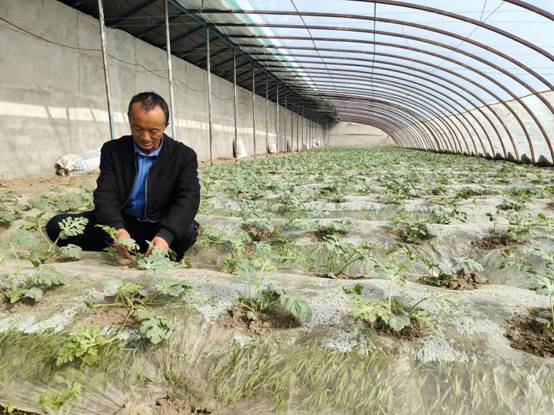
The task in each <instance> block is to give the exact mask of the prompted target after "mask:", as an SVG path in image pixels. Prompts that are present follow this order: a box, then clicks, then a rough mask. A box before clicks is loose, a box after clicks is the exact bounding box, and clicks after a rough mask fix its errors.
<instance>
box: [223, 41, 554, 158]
mask: <svg viewBox="0 0 554 415" xmlns="http://www.w3.org/2000/svg"><path fill="white" fill-rule="evenodd" d="M381 34H384V33H381ZM396 35H398V36H399V37H404V35H402V34H400V33H398V34H396ZM232 37H233V38H243V39H258V38H261V39H279V40H285V39H288V40H312V39H313V40H316V41H325V42H344V43H361V44H373V43H375V44H376V45H381V46H391V47H395V48H401V49H410V50H416V51H419V52H421V53H424V54H427V55H437V57H439V58H441V59H445V60H450V61H452V59H449V58H448V56H445V55H440V54H435V53H434V52H431V51H428V50H424V49H420V50H417V48H412V47H408V46H404V45H396V44H390V43H386V42H372V41H367V40H363V39H337V38H323V37H311V38H310V37H305V36H266V35H236V36H235V35H233V36H232ZM410 38H411V37H410ZM420 40H421V41H423V42H426V43H433V44H434V43H437V42H434V41H430V40H427V39H424V38H420ZM442 46H443V47H445V48H446V49H450V50H453V51H455V52H459V53H461V54H464V55H465V54H467V55H471V54H469V53H466V52H464V51H462V50H458V49H456V48H454V47H452V46H449V45H442ZM281 49H283V47H281ZM318 50H320V49H319V48H318ZM475 59H477V60H479V61H484V60H483V59H481V58H479V57H475ZM459 64H460V65H461V66H463V67H466V68H467V69H470V68H471V69H472V70H475V68H473V67H471V66H469V65H466V64H464V63H461V62H460V63H459ZM491 65H494V64H491ZM494 66H495V65H494ZM475 71H476V72H480V71H477V70H475ZM502 71H503V72H506V71H505V70H502ZM508 73H509V72H508ZM508 73H507V74H508ZM480 75H481V76H483V77H484V78H486V79H487V80H489V81H491V82H493V83H495V84H497V85H498V86H499V87H500V88H502V89H503V90H504V91H505V92H507V93H508V94H509V95H510V96H511V97H512V98H513V99H514V100H516V101H517V102H518V103H519V104H520V105H521V106H522V107H523V108H524V109H525V110H526V111H527V113H528V114H529V115H530V116H531V118H532V119H533V120H534V121H535V123H536V125H537V127H538V128H539V130H540V131H541V133H542V135H543V137H544V139H545V141H546V143H547V145H548V147H549V149H550V150H551V157H552V159H553V160H554V148H553V147H552V144H551V142H550V139H549V137H548V134H547V133H546V130H545V129H544V127H543V126H542V123H541V122H540V121H539V120H538V119H537V117H536V115H535V114H534V112H533V111H531V109H530V108H529V107H528V106H527V104H525V103H524V102H523V101H522V100H521V99H520V98H519V97H518V96H517V95H515V94H514V93H513V92H512V91H511V90H509V89H508V88H507V87H506V86H505V85H503V84H501V83H500V82H498V81H496V80H495V79H494V78H492V77H490V76H488V75H487V74H485V73H483V72H481V73H480ZM509 76H510V77H512V78H514V79H516V80H517V79H518V78H515V77H514V76H513V75H512V74H510V75H509ZM520 83H521V82H520ZM539 96H540V94H538V95H537V97H539ZM510 112H512V113H513V114H515V111H513V109H512V111H510ZM517 120H518V124H519V125H520V127H521V129H522V130H523V132H524V134H525V136H526V139H527V143H528V144H529V149H530V151H531V159H532V161H533V162H535V161H536V160H535V151H534V146H533V143H532V140H531V136H530V134H529V132H528V131H527V128H526V127H525V125H524V124H523V122H521V120H520V119H519V117H517Z"/></svg>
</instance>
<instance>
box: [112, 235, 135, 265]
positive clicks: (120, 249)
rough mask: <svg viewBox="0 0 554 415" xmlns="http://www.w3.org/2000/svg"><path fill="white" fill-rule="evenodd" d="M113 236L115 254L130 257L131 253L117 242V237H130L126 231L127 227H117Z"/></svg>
mask: <svg viewBox="0 0 554 415" xmlns="http://www.w3.org/2000/svg"><path fill="white" fill-rule="evenodd" d="M114 236H115V241H114V242H115V243H114V247H115V249H116V251H117V254H118V255H119V256H120V257H121V258H125V259H131V253H130V252H129V251H128V250H127V249H126V248H125V247H123V246H121V245H119V244H118V243H117V240H118V239H125V238H131V234H129V232H127V229H118V230H117V231H115V234H114Z"/></svg>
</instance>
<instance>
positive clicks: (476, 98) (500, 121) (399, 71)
mask: <svg viewBox="0 0 554 415" xmlns="http://www.w3.org/2000/svg"><path fill="white" fill-rule="evenodd" d="M252 55H264V56H266V54H265V53H261V52H258V53H252ZM287 55H288V56H293V57H314V56H313V55H306V54H287ZM375 55H387V56H389V55H390V56H391V57H393V58H398V59H402V60H408V61H415V62H418V63H421V64H423V65H428V66H431V67H437V68H438V66H437V65H434V64H431V63H428V62H425V61H420V60H418V59H413V58H407V57H402V56H401V55H393V54H385V53H375ZM274 56H282V55H281V54H274ZM323 58H329V59H337V60H350V61H361V62H372V63H379V64H383V65H390V66H393V67H395V68H398V67H400V68H406V69H409V70H412V71H415V72H418V73H425V74H427V75H429V76H432V77H434V78H437V79H440V80H442V81H444V82H445V83H447V84H448V86H446V85H443V84H442V83H441V82H437V81H431V80H429V79H428V78H425V77H423V76H421V75H416V74H414V73H409V72H405V71H401V70H398V69H395V70H394V72H395V73H403V74H406V75H408V76H410V77H416V78H420V79H422V80H424V81H426V82H430V83H431V82H432V83H433V84H435V85H438V86H441V87H442V88H444V89H446V90H449V91H450V92H452V93H453V94H455V95H456V96H458V97H460V98H461V99H463V100H464V101H467V102H468V103H469V104H470V105H471V108H465V107H463V106H462V108H463V109H464V111H465V112H467V113H468V114H472V113H471V112H470V111H471V110H473V109H475V110H477V111H478V112H479V113H481V115H482V116H483V117H484V118H485V119H486V120H487V121H488V123H489V124H490V125H491V126H492V128H493V129H494V130H495V132H496V134H497V136H499V135H500V134H499V133H498V131H497V130H496V125H495V124H494V123H493V122H492V121H491V120H490V119H489V117H488V116H487V115H486V114H485V113H484V111H483V110H482V108H481V107H479V106H476V105H475V104H474V103H472V102H471V101H470V100H469V99H468V98H467V97H465V96H464V95H462V94H460V93H459V92H457V91H455V90H454V89H452V88H451V87H450V86H452V87H456V88H458V89H460V90H462V91H463V92H465V93H467V94H468V95H470V96H471V97H472V98H474V99H475V100H477V101H479V103H480V104H481V105H482V107H488V105H487V104H486V103H485V101H483V100H482V99H481V98H480V97H479V96H478V95H476V94H474V93H473V92H471V91H470V90H468V89H467V88H465V87H462V86H461V85H459V84H457V83H454V82H451V81H450V80H448V79H447V78H444V77H442V76H440V75H437V74H434V73H432V72H429V71H425V70H423V69H421V68H411V67H409V66H407V65H402V64H399V63H396V62H389V61H381V60H372V59H366V58H355V57H344V56H334V57H331V56H323ZM262 62H263V61H262ZM296 62H298V63H302V61H296ZM312 63H317V62H315V61H314V62H312ZM328 63H329V64H333V63H336V64H339V65H343V64H340V63H338V62H328ZM317 64H319V63H317ZM343 66H344V65H343ZM373 68H375V69H381V70H387V71H393V70H392V69H389V68H383V67H379V66H375V65H373ZM444 70H445V71H446V72H449V73H451V74H453V75H454V76H457V77H460V78H461V79H464V80H465V81H467V82H469V83H472V84H475V85H476V86H477V87H479V88H480V89H483V87H482V86H481V85H480V84H478V83H476V82H475V81H473V80H472V79H470V78H467V77H465V76H463V75H460V74H457V73H456V72H454V71H450V70H448V69H444ZM356 77H357V78H360V79H363V78H364V77H361V76H356ZM366 79H371V78H367V77H366ZM403 79H406V78H403ZM483 90H484V91H485V92H486V91H487V89H483ZM456 102H457V101H456ZM457 103H458V104H459V102H457ZM504 105H505V103H504ZM460 106H461V104H460ZM489 110H490V111H491V113H492V114H493V115H494V117H495V118H496V119H497V120H498V122H499V123H500V125H501V126H502V128H503V130H504V131H505V133H506V134H507V136H508V138H509V139H510V142H511V144H512V148H513V150H514V153H515V154H516V157H517V158H519V156H518V154H519V153H518V150H517V146H516V144H515V141H514V138H513V136H512V134H511V131H510V130H509V129H508V127H507V126H506V124H505V123H504V120H503V118H502V117H500V116H499V115H498V113H497V112H496V111H495V110H494V108H489ZM499 143H500V145H501V147H502V151H503V153H504V156H505V157H506V156H507V155H506V149H505V146H504V141H503V140H499Z"/></svg>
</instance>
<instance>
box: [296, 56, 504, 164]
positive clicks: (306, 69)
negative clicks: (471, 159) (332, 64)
mask: <svg viewBox="0 0 554 415" xmlns="http://www.w3.org/2000/svg"><path fill="white" fill-rule="evenodd" d="M375 68H376V69H380V68H381V67H378V66H375ZM301 69H302V70H303V72H304V73H305V74H307V75H308V76H309V77H310V78H311V79H315V78H320V79H322V78H326V77H325V72H324V71H321V72H320V71H312V70H311V69H310V68H309V67H301ZM384 69H385V68H384ZM333 72H334V71H333ZM336 72H341V70H340V69H337V70H336ZM344 72H346V74H347V75H349V76H346V75H345V76H336V79H345V80H350V81H364V82H366V81H371V80H372V79H377V78H375V76H374V77H373V78H370V77H367V76H354V75H351V74H350V72H349V71H347V70H345V71H344ZM360 72H361V71H360ZM312 74H320V75H321V76H313V75H312ZM379 74H380V73H379ZM380 75H382V74H380ZM385 77H386V78H391V79H397V80H401V81H406V82H408V84H405V83H403V82H402V83H401V84H402V85H404V86H406V87H407V88H412V89H416V90H418V91H422V90H421V89H420V88H418V87H415V86H414V85H412V84H411V83H410V80H408V79H406V78H403V77H397V76H392V75H385ZM379 79H382V78H379ZM422 79H424V78H422ZM424 80H426V79H424ZM426 81H427V82H430V81H428V80H426ZM350 83H352V82H350ZM397 83H398V82H397ZM438 85H439V86H441V87H444V88H445V89H447V90H450V91H451V92H453V93H454V94H456V95H458V96H460V97H462V98H464V97H463V96H461V94H458V93H456V91H452V90H451V89H449V88H448V87H445V86H444V85H440V84H438ZM426 88H428V89H429V90H431V91H434V92H436V94H437V95H435V94H434V93H430V92H429V91H426V90H423V91H422V92H423V93H424V94H427V95H431V96H433V97H436V98H437V99H440V103H439V105H446V106H448V107H449V108H450V109H451V110H452V112H450V111H447V112H450V113H449V114H445V115H444V117H445V118H446V117H449V116H450V117H453V118H455V119H456V120H458V122H460V124H461V125H462V126H464V129H465V130H466V132H467V133H468V134H469V135H470V137H471V133H470V132H469V131H467V127H466V126H465V123H464V122H463V121H461V120H459V119H458V117H459V116H462V117H463V118H464V120H465V121H466V122H467V123H468V125H469V126H470V127H471V129H472V130H473V131H474V133H475V134H476V136H477V137H479V133H478V132H477V131H476V130H475V126H474V125H473V124H472V123H471V122H470V121H469V120H467V115H470V116H472V117H473V119H474V120H475V122H476V123H477V124H479V126H480V127H481V129H482V130H483V132H484V133H485V134H486V135H488V133H487V131H486V130H485V129H484V127H483V125H482V124H481V123H480V121H479V120H478V119H477V117H475V115H474V114H473V113H471V112H469V111H468V110H467V109H466V108H464V107H463V106H462V105H461V104H460V103H459V102H457V101H456V100H454V98H452V97H451V96H449V95H446V94H444V93H442V92H441V91H437V90H436V89H435V88H433V87H430V86H426ZM439 96H441V97H444V98H445V100H447V101H452V102H453V103H454V104H456V105H458V106H459V107H461V108H462V112H461V113H456V112H457V110H456V109H455V108H454V107H453V106H452V105H450V104H449V103H447V102H445V101H443V100H442V98H439ZM464 112H465V113H464ZM481 112H482V110H481ZM483 115H484V117H485V118H486V119H488V117H487V116H486V114H484V113H483ZM489 123H490V124H491V126H492V127H493V128H495V126H494V124H493V123H491V122H490V120H489ZM497 135H498V131H497ZM471 140H472V143H473V146H474V150H475V153H476V154H478V151H477V148H476V145H475V141H474V140H473V138H472V137H471ZM499 142H500V144H501V146H502V149H503V152H504V155H505V156H506V153H505V149H504V146H503V145H502V144H503V142H502V141H501V140H499ZM489 143H490V141H489ZM458 144H459V145H460V146H461V144H460V143H458ZM465 144H466V148H467V150H468V152H470V153H471V151H470V150H469V148H468V147H467V143H465ZM480 144H481V147H482V148H483V151H484V152H485V153H486V152H487V151H486V150H485V149H484V145H483V143H482V141H481V140H480ZM460 148H461V147H460ZM491 151H492V152H493V153H494V149H493V148H491Z"/></svg>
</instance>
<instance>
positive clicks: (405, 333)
mask: <svg viewBox="0 0 554 415" xmlns="http://www.w3.org/2000/svg"><path fill="white" fill-rule="evenodd" d="M369 326H370V327H372V328H373V329H375V330H376V331H377V333H379V334H383V335H385V336H389V337H394V338H397V339H402V340H417V339H419V338H420V337H422V336H423V334H424V333H425V327H424V326H423V325H422V324H421V323H420V322H419V321H418V320H416V319H414V318H412V319H410V324H409V325H407V326H406V327H404V328H403V329H402V330H400V331H395V330H393V329H391V328H390V327H388V326H387V325H385V324H383V322H382V320H381V319H380V318H378V319H377V320H376V321H375V323H373V324H369Z"/></svg>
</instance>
